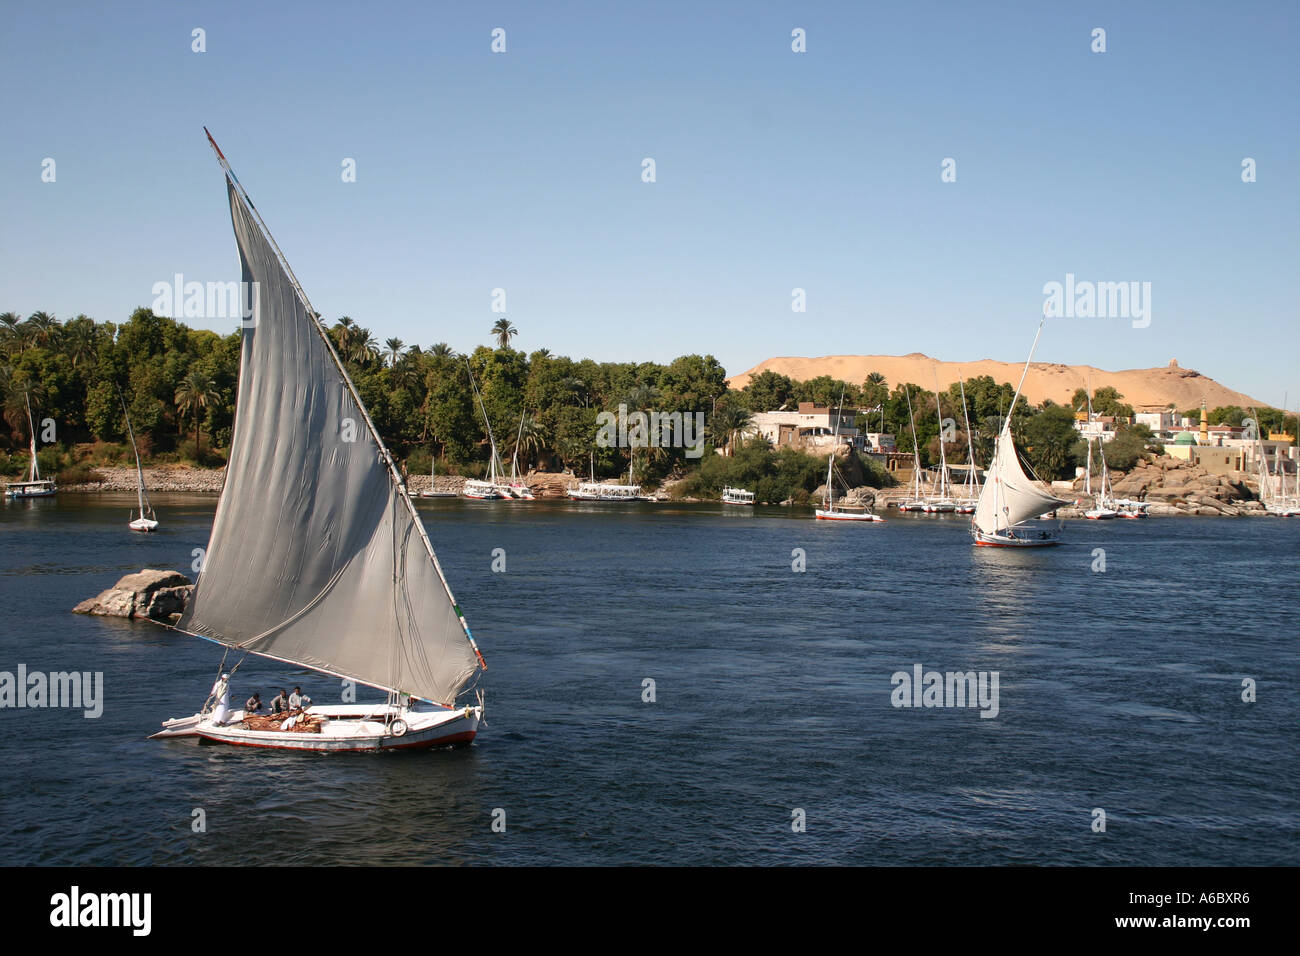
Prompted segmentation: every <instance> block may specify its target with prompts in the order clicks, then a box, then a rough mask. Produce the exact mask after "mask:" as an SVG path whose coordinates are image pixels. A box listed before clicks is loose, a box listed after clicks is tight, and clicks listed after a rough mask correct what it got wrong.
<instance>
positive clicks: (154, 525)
mask: <svg viewBox="0 0 1300 956" xmlns="http://www.w3.org/2000/svg"><path fill="white" fill-rule="evenodd" d="M127 527H128V528H130V529H131V530H132V531H140V532H143V533H144V534H148V533H149V532H151V531H157V530H158V522H157V521H154V520H153V519H151V518H136V519H135V520H134V521H132V522H131V523H130V524H129V525H127Z"/></svg>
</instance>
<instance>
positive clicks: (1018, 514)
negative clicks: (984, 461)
mask: <svg viewBox="0 0 1300 956" xmlns="http://www.w3.org/2000/svg"><path fill="white" fill-rule="evenodd" d="M1008 421H1010V419H1009V418H1008ZM1063 504H1065V502H1063V501H1061V500H1060V499H1058V498H1054V497H1052V496H1051V495H1049V494H1046V493H1044V492H1043V491H1040V490H1039V488H1038V486H1037V485H1035V484H1034V483H1033V481H1031V480H1030V478H1029V476H1028V475H1026V474H1025V470H1024V468H1023V467H1021V465H1020V456H1019V455H1017V454H1016V447H1015V443H1014V442H1013V441H1012V440H1011V430H1010V428H1009V427H1004V428H1003V429H1002V431H1001V433H1000V434H999V435H998V439H997V445H996V447H995V448H994V450H993V462H992V464H990V465H989V467H988V470H987V471H986V472H985V473H984V487H983V488H982V489H981V490H980V499H979V503H978V504H976V506H975V518H974V522H975V526H976V527H977V528H979V530H980V531H982V532H984V533H985V534H994V533H996V532H998V531H1004V530H1006V529H1007V528H1010V527H1013V526H1015V525H1017V524H1019V523H1020V522H1022V521H1025V520H1027V519H1029V518H1037V517H1038V516H1039V515H1041V514H1043V513H1044V512H1047V511H1053V510H1055V509H1056V508H1059V507H1060V506H1061V505H1063Z"/></svg>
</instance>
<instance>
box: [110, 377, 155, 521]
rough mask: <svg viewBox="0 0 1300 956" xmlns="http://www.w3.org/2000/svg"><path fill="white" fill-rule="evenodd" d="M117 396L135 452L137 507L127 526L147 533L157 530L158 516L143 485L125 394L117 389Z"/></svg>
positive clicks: (133, 430)
mask: <svg viewBox="0 0 1300 956" xmlns="http://www.w3.org/2000/svg"><path fill="white" fill-rule="evenodd" d="M117 397H118V399H119V400H120V401H121V402H122V415H123V417H124V418H126V435H127V437H128V438H129V439H130V440H131V451H132V452H134V453H135V490H136V497H137V500H138V501H139V509H138V511H133V512H131V515H132V518H131V520H130V522H129V523H128V524H127V527H128V528H130V529H131V530H132V531H140V532H142V533H144V534H148V533H149V532H151V531H157V530H158V516H157V515H156V514H154V510H153V505H151V504H150V503H149V492H147V491H146V490H145V487H144V468H143V467H142V466H141V465H140V449H139V448H137V447H136V444H135V429H133V428H132V427H131V413H130V412H128V411H127V410H126V396H124V395H123V394H122V392H121V390H119V391H118V393H117Z"/></svg>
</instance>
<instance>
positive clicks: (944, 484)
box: [934, 372, 948, 498]
mask: <svg viewBox="0 0 1300 956" xmlns="http://www.w3.org/2000/svg"><path fill="white" fill-rule="evenodd" d="M934 413H935V414H936V415H937V416H939V497H940V498H947V497H948V455H947V453H946V452H945V451H944V447H943V406H942V405H940V404H939V373H938V372H936V373H935V376H934Z"/></svg>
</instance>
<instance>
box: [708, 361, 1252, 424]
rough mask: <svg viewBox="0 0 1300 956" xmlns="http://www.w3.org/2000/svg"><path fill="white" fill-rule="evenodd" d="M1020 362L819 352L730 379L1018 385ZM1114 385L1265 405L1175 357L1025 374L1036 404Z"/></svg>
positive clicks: (1143, 396) (1042, 367)
mask: <svg viewBox="0 0 1300 956" xmlns="http://www.w3.org/2000/svg"><path fill="white" fill-rule="evenodd" d="M1023 367H1024V364H1023V363H1022V362H997V361H994V360H992V359H980V360H978V361H974V362H941V361H939V360H937V359H933V358H930V356H928V355H923V354H921V353H920V352H912V353H911V354H910V355H824V356H821V357H820V358H798V357H780V358H770V359H767V360H766V361H764V362H760V363H759V364H758V365H755V366H754V367H753V368H751V369H749V371H747V372H742V373H740V374H739V375H733V376H732V377H731V378H729V379H728V380H727V382H728V384H729V385H730V386H731V387H732V388H744V387H745V384H746V383H747V382H748V381H749V379H750V377H751V376H753V375H757V374H758V373H759V372H762V371H765V370H768V369H770V370H772V371H774V372H777V373H779V374H781V375H788V376H789V377H790V378H792V379H794V380H795V381H806V380H807V379H810V378H816V377H817V376H819V375H830V376H831V377H832V378H837V379H841V380H843V381H846V382H853V383H861V382H862V381H864V380H865V379H866V377H867V376H868V375H869V374H870V373H872V372H880V373H881V374H882V375H884V376H885V381H886V382H887V383H888V384H889V386H890V388H893V387H894V386H895V385H897V384H899V383H901V382H914V383H916V384H917V385H922V386H925V387H927V388H933V387H934V382H935V376H936V374H937V375H938V379H939V387H940V388H947V387H948V386H949V385H951V384H953V383H954V382H956V381H957V380H958V378H966V379H969V378H974V377H976V376H979V375H991V376H992V377H993V379H994V380H995V381H998V382H1010V383H1011V384H1012V385H1015V384H1016V382H1017V381H1019V379H1020V371H1021V369H1022V368H1023ZM1108 385H1109V386H1112V387H1114V388H1115V389H1117V390H1118V391H1119V393H1120V394H1121V395H1122V396H1123V397H1124V398H1123V401H1124V402H1126V403H1127V404H1129V405H1132V406H1133V407H1134V408H1138V406H1161V407H1163V406H1167V405H1170V404H1172V405H1173V406H1174V407H1175V408H1177V409H1178V410H1180V411H1183V410H1186V409H1190V408H1195V407H1197V406H1198V405H1200V404H1201V400H1202V399H1204V400H1205V402H1206V403H1207V405H1208V407H1209V408H1216V407H1218V406H1221V405H1240V406H1241V407H1243V408H1245V407H1248V406H1251V405H1255V406H1263V405H1266V404H1267V403H1265V402H1259V401H1256V400H1255V399H1253V398H1251V397H1250V396H1249V395H1246V394H1244V393H1242V392H1237V391H1233V390H1232V389H1230V388H1228V387H1227V386H1226V385H1220V384H1219V383H1218V382H1216V381H1215V380H1214V379H1212V378H1209V377H1208V376H1205V375H1202V374H1201V373H1200V372H1196V371H1193V370H1192V369H1189V368H1181V367H1180V366H1179V365H1178V364H1177V361H1176V360H1171V361H1170V363H1169V365H1167V366H1164V367H1163V368H1135V369H1125V370H1123V371H1119V372H1108V371H1106V370H1104V369H1099V368H1093V367H1092V366H1090V365H1056V364H1051V363H1046V362H1035V363H1034V364H1033V365H1031V366H1030V368H1029V375H1028V376H1027V377H1026V378H1025V397H1026V398H1027V399H1028V400H1029V401H1030V402H1033V403H1034V404H1038V403H1039V402H1042V401H1043V399H1046V398H1050V399H1051V400H1052V401H1054V402H1058V403H1060V404H1065V403H1067V402H1069V400H1070V396H1071V395H1073V394H1074V390H1075V389H1077V388H1084V387H1089V386H1090V387H1091V388H1092V390H1093V391H1096V390H1097V389H1099V388H1104V387H1106V386H1108Z"/></svg>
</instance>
